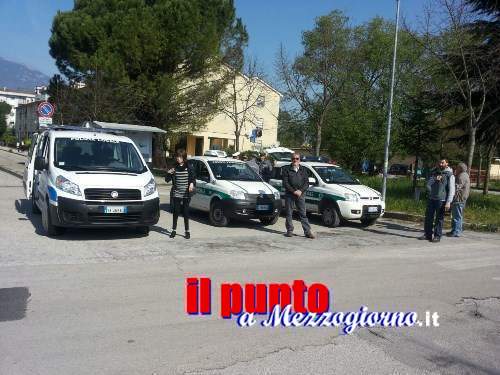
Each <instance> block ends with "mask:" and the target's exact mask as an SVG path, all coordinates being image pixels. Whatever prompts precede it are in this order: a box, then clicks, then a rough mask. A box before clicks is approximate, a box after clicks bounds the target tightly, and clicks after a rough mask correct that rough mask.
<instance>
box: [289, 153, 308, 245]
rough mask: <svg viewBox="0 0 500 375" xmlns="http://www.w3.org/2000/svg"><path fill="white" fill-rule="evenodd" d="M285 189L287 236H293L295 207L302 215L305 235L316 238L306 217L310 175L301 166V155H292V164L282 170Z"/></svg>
mask: <svg viewBox="0 0 500 375" xmlns="http://www.w3.org/2000/svg"><path fill="white" fill-rule="evenodd" d="M282 177H283V187H284V188H285V209H286V236H287V237H292V236H293V219H292V215H293V206H294V204H295V207H296V208H297V211H299V214H300V222H301V224H302V229H303V230H304V235H305V236H306V237H307V238H314V235H313V234H312V232H311V226H310V225H309V220H308V219H307V215H306V196H305V192H306V191H307V189H308V188H309V174H308V173H307V169H306V168H305V167H303V166H301V165H300V154H298V153H294V154H293V155H292V163H291V164H290V165H289V166H285V167H283V169H282Z"/></svg>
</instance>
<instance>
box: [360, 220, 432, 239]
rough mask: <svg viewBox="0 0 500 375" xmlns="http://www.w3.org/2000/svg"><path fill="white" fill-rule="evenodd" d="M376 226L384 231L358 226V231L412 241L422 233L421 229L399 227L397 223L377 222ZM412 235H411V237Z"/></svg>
mask: <svg viewBox="0 0 500 375" xmlns="http://www.w3.org/2000/svg"><path fill="white" fill-rule="evenodd" d="M377 226H379V227H380V226H381V227H383V228H384V230H378V229H376V227H375V228H374V227H363V226H362V225H361V224H360V229H361V230H363V231H365V232H371V233H375V234H381V235H385V236H396V237H402V238H409V239H412V240H415V239H417V238H418V237H419V235H420V234H421V233H422V232H423V231H422V230H421V229H418V228H414V227H408V226H406V225H401V224H397V223H391V222H387V221H377ZM390 231H399V232H401V231H402V232H404V233H408V234H402V233H399V232H390ZM412 234H413V235H412Z"/></svg>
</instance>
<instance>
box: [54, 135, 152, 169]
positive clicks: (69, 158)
mask: <svg viewBox="0 0 500 375" xmlns="http://www.w3.org/2000/svg"><path fill="white" fill-rule="evenodd" d="M54 165H55V166H56V167H58V168H61V169H64V170H66V171H108V172H126V173H137V174H139V173H143V172H145V171H146V170H147V169H146V166H145V165H144V164H143V162H142V160H141V158H140V156H139V154H138V153H137V151H136V149H135V147H134V145H133V144H132V143H128V142H119V141H114V140H110V139H99V138H92V139H82V138H56V139H55V141H54Z"/></svg>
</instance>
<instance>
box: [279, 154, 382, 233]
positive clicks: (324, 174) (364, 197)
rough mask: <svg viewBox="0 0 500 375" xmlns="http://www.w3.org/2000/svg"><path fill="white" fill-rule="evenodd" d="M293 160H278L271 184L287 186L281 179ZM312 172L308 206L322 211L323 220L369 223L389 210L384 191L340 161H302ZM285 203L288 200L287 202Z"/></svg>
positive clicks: (312, 211) (336, 222) (329, 224)
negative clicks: (374, 187) (371, 185)
mask: <svg viewBox="0 0 500 375" xmlns="http://www.w3.org/2000/svg"><path fill="white" fill-rule="evenodd" d="M287 165H290V163H285V162H277V163H276V165H275V168H274V175H273V178H272V179H271V180H270V184H271V185H273V186H274V187H275V188H276V189H278V190H280V192H281V194H282V197H284V195H285V189H284V188H283V186H282V185H283V183H282V179H281V169H282V168H283V167H284V166H287ZM300 165H302V166H304V167H305V168H306V169H307V171H308V173H309V184H310V187H309V189H308V190H307V191H306V210H307V211H308V212H311V213H317V214H320V215H321V217H322V220H323V224H324V225H326V226H329V227H336V226H338V225H339V224H340V223H341V221H342V220H361V223H362V224H363V225H365V226H368V225H372V224H374V223H375V221H377V219H378V218H379V217H380V216H382V215H383V214H384V212H385V202H384V201H383V200H382V198H381V194H380V193H379V192H378V191H376V190H374V189H372V188H370V187H368V186H365V185H362V184H361V183H360V182H359V180H357V179H355V178H353V177H352V176H350V175H349V174H348V173H347V172H345V171H344V170H343V169H342V168H340V167H339V166H337V165H332V164H327V163H315V162H302V163H300ZM283 205H284V204H283Z"/></svg>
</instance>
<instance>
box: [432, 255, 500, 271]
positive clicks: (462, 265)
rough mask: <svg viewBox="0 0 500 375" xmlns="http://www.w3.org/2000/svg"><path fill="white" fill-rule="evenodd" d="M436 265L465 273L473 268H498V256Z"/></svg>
mask: <svg viewBox="0 0 500 375" xmlns="http://www.w3.org/2000/svg"><path fill="white" fill-rule="evenodd" d="M436 264H438V265H440V266H441V267H444V268H449V269H452V270H456V271H465V270H471V269H474V268H483V267H491V266H500V256H495V257H484V258H467V259H461V260H449V261H445V262H437V263H436Z"/></svg>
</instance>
